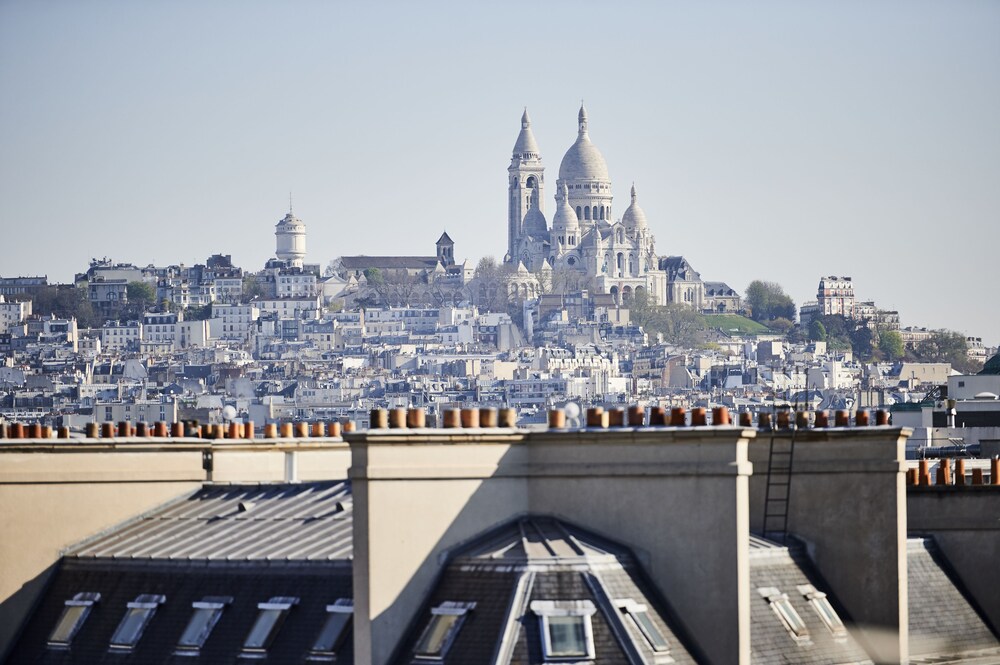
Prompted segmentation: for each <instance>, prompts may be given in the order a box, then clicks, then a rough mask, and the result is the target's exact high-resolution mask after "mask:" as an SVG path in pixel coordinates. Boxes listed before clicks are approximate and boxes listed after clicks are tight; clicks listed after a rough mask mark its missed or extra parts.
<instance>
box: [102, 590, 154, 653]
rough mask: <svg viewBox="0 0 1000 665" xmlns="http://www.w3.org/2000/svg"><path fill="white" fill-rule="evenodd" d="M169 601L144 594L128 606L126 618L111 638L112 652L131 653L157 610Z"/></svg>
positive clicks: (123, 618)
mask: <svg viewBox="0 0 1000 665" xmlns="http://www.w3.org/2000/svg"><path fill="white" fill-rule="evenodd" d="M166 601H167V598H166V596H161V595H159V594H149V593H144V594H142V595H140V596H137V597H136V599H135V600H134V601H133V602H131V603H129V604H128V609H127V610H126V611H125V616H124V617H122V620H121V623H119V624H118V628H116V629H115V634H114V635H112V636H111V645H110V646H111V650H112V651H131V650H132V649H133V648H135V645H136V644H138V642H139V638H141V637H142V631H144V630H145V629H146V625H147V624H148V623H149V620H150V619H152V618H153V614H154V613H155V612H156V608H157V607H159V606H160V605H162V604H163V603H165V602H166Z"/></svg>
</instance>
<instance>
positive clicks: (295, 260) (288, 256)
mask: <svg viewBox="0 0 1000 665" xmlns="http://www.w3.org/2000/svg"><path fill="white" fill-rule="evenodd" d="M274 238H275V241H276V246H277V249H276V250H275V256H277V257H278V258H279V259H281V260H282V261H287V262H288V264H289V265H290V266H292V267H295V268H301V267H302V260H303V259H304V258H306V225H305V224H303V223H302V220H301V219H299V218H298V217H296V216H295V215H293V214H292V211H291V210H289V211H288V214H287V215H285V217H284V219H282V220H281V221H280V222H278V224H277V225H276V226H275V227H274Z"/></svg>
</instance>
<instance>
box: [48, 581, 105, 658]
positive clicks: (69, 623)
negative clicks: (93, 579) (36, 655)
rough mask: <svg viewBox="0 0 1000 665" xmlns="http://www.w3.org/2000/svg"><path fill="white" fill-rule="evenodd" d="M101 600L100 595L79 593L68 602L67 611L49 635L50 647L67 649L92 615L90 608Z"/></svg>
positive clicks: (65, 610)
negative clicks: (88, 616)
mask: <svg viewBox="0 0 1000 665" xmlns="http://www.w3.org/2000/svg"><path fill="white" fill-rule="evenodd" d="M100 599H101V594H99V593H78V594H76V595H75V596H73V597H72V598H71V599H70V600H67V601H66V609H64V610H63V613H62V616H60V617H59V621H58V622H57V623H56V627H55V628H54V629H52V634H51V635H49V647H50V648H54V649H65V648H67V647H69V645H70V643H71V642H72V641H73V636H74V635H76V634H77V632H79V630H80V628H81V627H82V626H83V622H84V621H86V620H87V615H89V614H90V608H91V607H93V606H94V603H96V602H97V601H99V600H100Z"/></svg>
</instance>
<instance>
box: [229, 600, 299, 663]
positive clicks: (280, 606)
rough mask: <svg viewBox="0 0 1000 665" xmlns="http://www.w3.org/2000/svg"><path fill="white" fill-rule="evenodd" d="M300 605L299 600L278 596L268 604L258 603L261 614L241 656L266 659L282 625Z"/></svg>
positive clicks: (244, 643)
mask: <svg viewBox="0 0 1000 665" xmlns="http://www.w3.org/2000/svg"><path fill="white" fill-rule="evenodd" d="M298 604H299V599H298V598H294V597H290V596H276V597H274V598H271V599H270V600H269V601H267V602H266V603H258V604H257V609H258V610H260V614H258V615H257V620H256V621H254V624H253V628H251V629H250V634H248V635H247V639H246V640H245V641H244V642H243V650H242V651H241V652H240V656H242V657H243V658H265V657H267V650H268V648H270V646H271V643H272V642H274V638H275V637H277V635H278V631H279V630H281V625H282V624H283V623H285V618H286V617H287V616H288V613H289V612H290V611H291V610H292V608H293V607H295V606H296V605H298Z"/></svg>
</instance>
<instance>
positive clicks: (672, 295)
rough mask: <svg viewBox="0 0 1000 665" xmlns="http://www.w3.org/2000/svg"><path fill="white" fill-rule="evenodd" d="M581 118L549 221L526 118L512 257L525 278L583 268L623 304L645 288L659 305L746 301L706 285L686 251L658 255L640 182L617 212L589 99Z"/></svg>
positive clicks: (513, 204) (515, 178) (721, 307)
mask: <svg viewBox="0 0 1000 665" xmlns="http://www.w3.org/2000/svg"><path fill="white" fill-rule="evenodd" d="M578 122H579V131H578V133H577V137H576V141H575V142H574V143H573V145H571V146H570V148H569V150H567V151H566V154H565V155H564V156H563V159H562V163H561V164H560V165H559V178H558V179H557V180H556V186H555V190H556V191H555V202H556V203H555V212H554V213H553V214H552V218H551V224H550V223H549V220H548V219H547V218H546V216H545V167H544V165H543V164H542V156H541V152H540V151H539V148H538V143H537V141H536V140H535V135H534V133H533V132H532V130H531V119H530V118H529V117H528V111H527V110H525V112H524V115H522V116H521V133H520V134H518V137H517V142H516V143H515V144H514V151H513V155H512V157H511V161H510V167H509V168H508V169H507V172H508V174H509V180H508V193H509V196H508V218H507V229H508V234H507V256H506V257H505V261H506V262H508V263H510V264H512V267H515V270H516V272H517V273H518V274H521V275H524V276H528V275H541V274H545V273H549V272H550V271H576V272H578V273H580V274H581V275H582V276H583V277H585V278H586V279H587V280H588V281H589V282H590V284H591V285H592V288H594V289H595V290H596V291H598V292H601V293H609V294H611V295H612V296H614V297H615V300H616V301H618V302H627V301H628V300H630V299H631V298H632V296H633V294H635V293H639V292H643V291H644V292H646V293H647V294H649V295H650V296H653V297H654V298H655V299H656V301H657V302H659V303H669V302H681V303H685V304H688V305H690V306H691V307H694V308H695V309H699V310H710V311H732V309H733V308H734V307H733V306H734V305H737V304H738V300H739V297H738V295H737V294H736V293H735V291H733V290H732V289H730V288H729V287H728V286H726V285H724V284H721V283H720V284H715V283H710V284H709V285H708V288H706V283H705V282H703V281H702V280H701V277H700V276H699V275H698V273H697V272H695V271H694V269H693V268H691V267H690V265H688V264H687V261H685V260H684V259H683V257H679V256H668V257H662V258H661V257H659V256H657V254H656V248H655V239H654V238H653V234H652V233H651V232H650V230H649V225H648V223H647V221H646V213H645V212H643V210H642V208H641V207H639V202H638V197H637V195H636V189H635V186H634V185H633V186H632V191H631V201H630V203H629V206H628V207H627V208H626V209H625V212H624V213H622V215H621V217H618V218H616V217H615V216H614V213H613V209H612V199H613V196H612V194H611V177H610V176H609V175H608V166H607V164H606V163H605V161H604V157H603V156H602V155H601V152H600V150H598V149H597V146H595V145H594V144H593V143H592V142H591V140H590V134H589V131H588V119H587V110H586V108H584V107H583V106H582V105H581V106H580V113H579V116H578ZM716 291H725V292H726V293H727V295H728V296H729V297H728V298H726V299H724V300H717V299H716V298H715V297H714V296H715V295H716ZM709 293H711V295H709ZM730 294H731V295H730ZM719 295H722V294H721V293H720V294H719ZM733 296H735V298H734V297H733ZM737 306H738V305H737Z"/></svg>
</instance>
